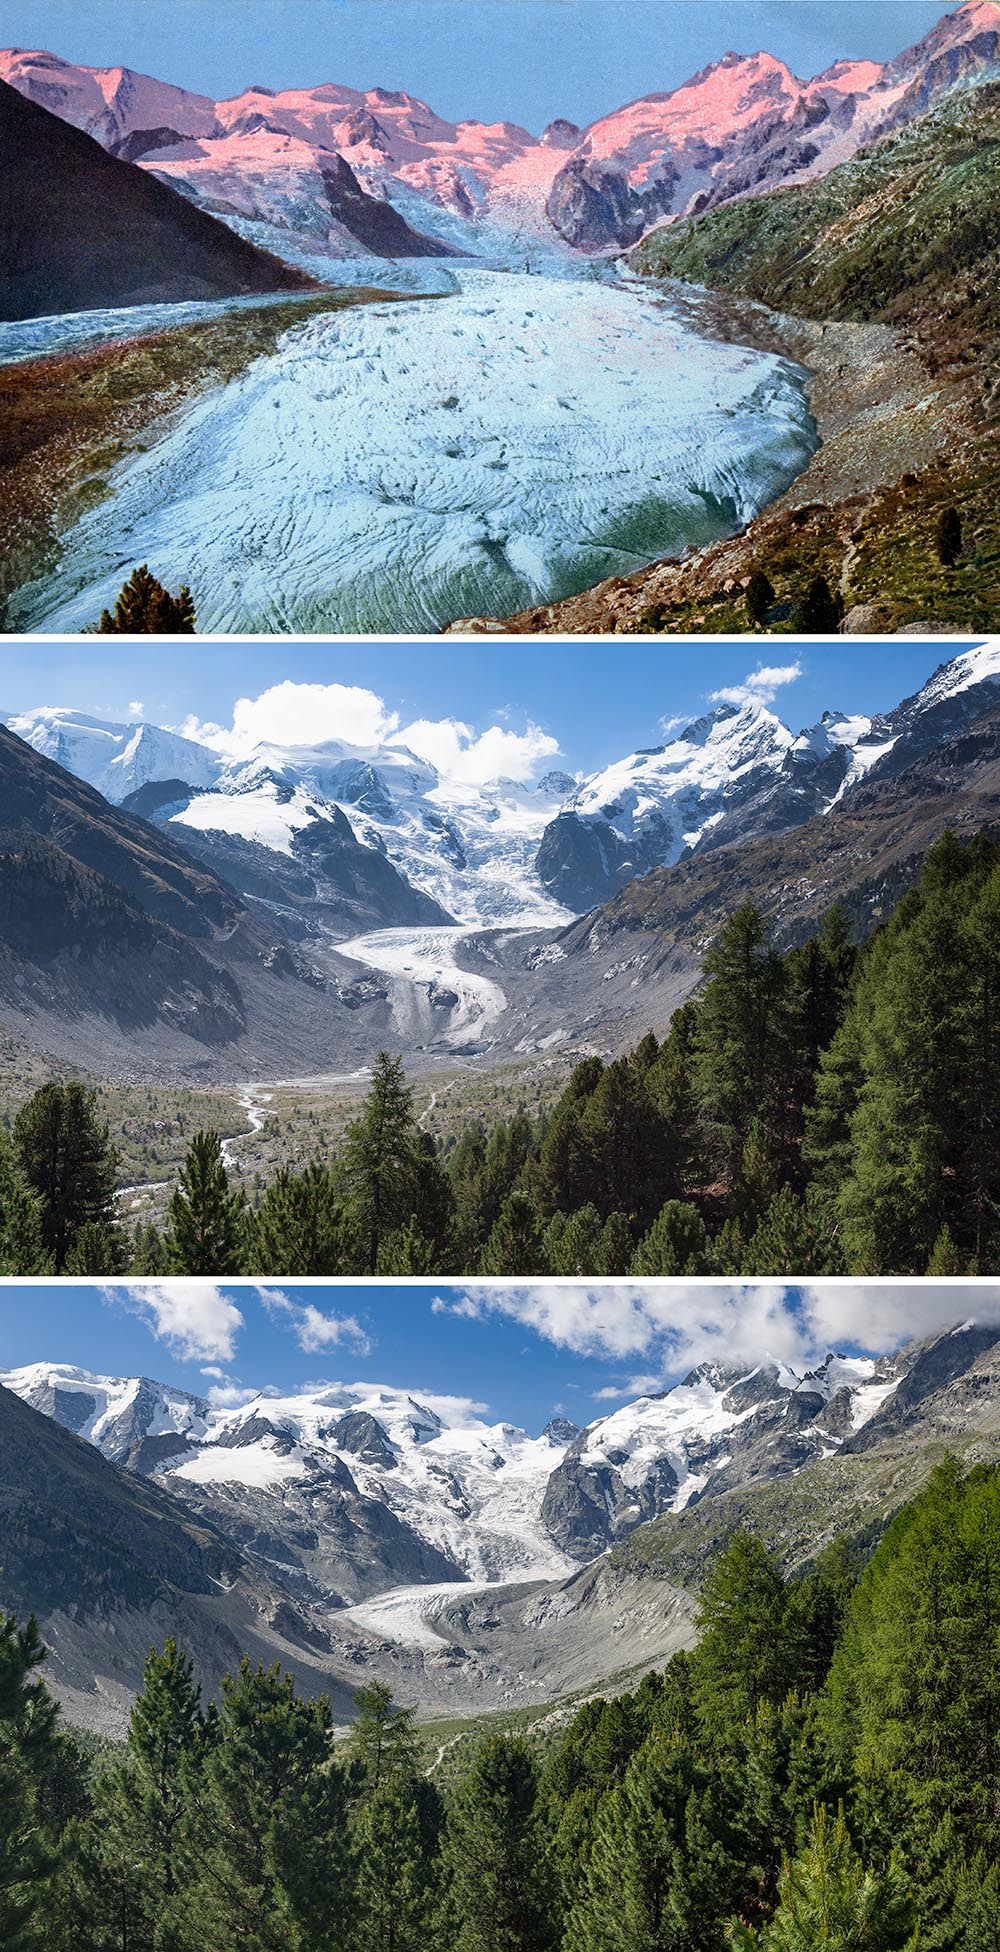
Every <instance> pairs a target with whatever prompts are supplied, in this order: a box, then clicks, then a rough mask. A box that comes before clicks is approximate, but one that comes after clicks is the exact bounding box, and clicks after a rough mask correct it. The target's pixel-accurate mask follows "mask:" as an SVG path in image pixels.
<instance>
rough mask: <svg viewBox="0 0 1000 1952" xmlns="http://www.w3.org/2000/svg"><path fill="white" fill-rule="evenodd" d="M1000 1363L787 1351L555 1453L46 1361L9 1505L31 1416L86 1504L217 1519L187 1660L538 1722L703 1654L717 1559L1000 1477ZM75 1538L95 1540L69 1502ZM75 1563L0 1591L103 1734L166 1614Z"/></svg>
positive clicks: (298, 1398) (620, 1418)
mask: <svg viewBox="0 0 1000 1952" xmlns="http://www.w3.org/2000/svg"><path fill="white" fill-rule="evenodd" d="M415 1305H416V1302H415ZM424 1305H426V1302H425V1303H424ZM997 1350H998V1343H997V1331H996V1328H995V1326H990V1324H989V1323H988V1322H984V1323H982V1324H977V1323H974V1322H964V1323H961V1324H958V1325H956V1326H955V1327H954V1328H953V1329H951V1330H948V1331H946V1332H944V1333H941V1334H934V1335H931V1336H930V1337H928V1338H927V1339H926V1340H925V1341H923V1342H910V1343H905V1344H904V1345H903V1347H902V1348H901V1349H900V1350H899V1351H898V1353H896V1354H895V1355H890V1356H882V1357H878V1358H875V1359H872V1358H869V1357H861V1356H845V1355H834V1354H831V1355H830V1356H829V1357H827V1359H826V1360H825V1361H824V1362H823V1363H822V1364H821V1365H819V1367H818V1368H816V1369H815V1370H813V1371H811V1372H809V1373H806V1374H802V1373H798V1372H796V1371H795V1370H792V1369H790V1368H789V1367H788V1365H787V1364H783V1363H781V1362H776V1361H774V1360H773V1359H769V1358H767V1357H766V1356H765V1357H762V1358H761V1361H760V1362H759V1363H757V1364H752V1363H751V1364H749V1365H746V1364H744V1365H743V1366H742V1367H740V1366H736V1367H731V1366H729V1367H727V1366H725V1365H723V1364H721V1363H711V1362H709V1363H704V1364H702V1365H700V1367H699V1368H698V1369H696V1370H695V1371H694V1372H692V1374H691V1375H689V1376H688V1377H686V1378H685V1379H684V1381H683V1382H682V1383H680V1384H677V1385H675V1386H673V1387H668V1388H666V1389H665V1390H664V1391H663V1392H662V1393H660V1394H658V1395H653V1396H648V1397H643V1398H639V1399H636V1400H635V1401H632V1402H628V1403H625V1404H623V1405H622V1406H621V1407H619V1408H618V1409H616V1410H614V1411H613V1412H612V1414H611V1415H609V1416H601V1417H598V1418H597V1419H596V1420H595V1421H594V1422H592V1423H591V1424H590V1425H588V1426H587V1427H586V1428H585V1429H584V1430H582V1431H581V1430H579V1429H577V1428H576V1426H574V1425H572V1424H568V1423H567V1422H566V1421H565V1419H562V1420H560V1419H555V1420H554V1421H553V1422H552V1423H551V1424H550V1425H549V1426H547V1428H546V1430H545V1431H543V1432H542V1434H541V1435H540V1436H538V1437H532V1436H529V1435H528V1434H527V1433H526V1432H525V1431H523V1430H519V1429H517V1428H516V1427H514V1426H512V1425H511V1424H509V1423H498V1424H493V1425H489V1424H486V1423H484V1422H483V1421H482V1420H481V1419H480V1418H478V1417H475V1416H470V1414H469V1412H468V1410H467V1408H464V1407H462V1406H461V1405H459V1404H458V1403H457V1402H454V1401H452V1400H451V1399H447V1398H444V1397H434V1396H432V1397H430V1398H427V1397H426V1396H422V1395H421V1394H420V1393H419V1392H416V1393H413V1394H409V1393H407V1392H406V1391H405V1390H402V1391H400V1390H394V1389H389V1388H386V1387H382V1386H378V1385H367V1384H333V1383H328V1384H324V1385H322V1386H316V1387H315V1388H313V1389H311V1390H306V1391H303V1392H300V1393H297V1394H294V1395H282V1394H281V1393H278V1392H274V1391H268V1390H265V1391H264V1392H263V1393H261V1394H259V1395H258V1396H256V1397H253V1396H251V1397H250V1398H249V1400H248V1401H245V1402H244V1403H242V1404H241V1405H240V1406H239V1407H238V1408H236V1409H228V1408H226V1409H218V1408H215V1409H213V1408H212V1407H211V1406H210V1405H209V1403H208V1402H207V1401H206V1400H205V1399H199V1398H198V1397H196V1396H192V1395H188V1394H185V1393H184V1392H182V1391H178V1390H176V1389H170V1388H167V1387H165V1386H163V1385H161V1384H157V1383H155V1382H153V1381H151V1380H150V1379H148V1378H134V1377H133V1378H108V1377H101V1376H94V1375H90V1374H89V1373H87V1372H86V1371H83V1370H80V1369H75V1368H72V1367H69V1366H66V1365H62V1366H60V1365H58V1364H51V1363H50V1364H36V1365H30V1366H29V1367H27V1368H24V1369H21V1370H17V1371H7V1372H5V1373H3V1374H2V1375H0V1433H4V1435H5V1442H6V1446H7V1448H6V1449H5V1448H4V1446H3V1444H0V1459H4V1460H5V1472H4V1474H3V1475H2V1482H0V1498H7V1499H9V1498H10V1497H11V1495H12V1493H13V1492H14V1490H15V1485H14V1482H13V1481H12V1479H11V1469H12V1466H13V1468H15V1469H16V1468H17V1467H16V1465H15V1464H14V1460H15V1459H16V1457H17V1454H18V1453H17V1448H16V1442H15V1441H14V1426H16V1428H17V1430H18V1431H20V1423H19V1421H18V1418H19V1417H28V1418H29V1419H30V1420H31V1421H30V1423H29V1424H26V1425H25V1435H27V1432H28V1430H29V1428H30V1429H36V1430H37V1432H38V1437H37V1442H38V1443H39V1444H40V1447H41V1451H42V1452H43V1453H44V1452H45V1450H46V1448H47V1447H48V1445H49V1439H48V1437H47V1436H45V1435H44V1434H43V1433H44V1432H45V1430H46V1428H53V1427H54V1428H53V1440H54V1439H55V1437H56V1436H58V1439H59V1443H58V1445H57V1451H58V1454H59V1457H60V1460H61V1461H60V1465H59V1468H60V1470H64V1469H65V1468H67V1467H68V1465H69V1463H70V1462H72V1463H73V1464H74V1467H75V1468H76V1469H77V1470H80V1469H82V1468H83V1466H84V1462H85V1458H86V1457H87V1456H90V1457H93V1456H94V1453H95V1452H96V1453H97V1454H98V1455H97V1460H96V1464H97V1465H99V1467H100V1468H99V1472H98V1478H94V1479H93V1483H94V1493H92V1494H91V1495H96V1489H97V1485H98V1479H99V1482H100V1485H101V1487H102V1496H105V1495H106V1493H108V1492H110V1491H111V1490H112V1488H113V1487H115V1486H117V1487H118V1492H117V1495H118V1497H119V1499H120V1500H125V1503H124V1504H123V1505H122V1506H121V1512H122V1514H123V1513H124V1511H125V1510H126V1509H128V1508H129V1507H128V1500H133V1501H134V1500H135V1499H140V1500H141V1499H142V1498H143V1497H146V1498H147V1501H148V1499H149V1498H150V1497H152V1498H154V1499H156V1500H159V1503H160V1507H161V1508H162V1513H163V1514H164V1515H165V1514H166V1513H167V1511H169V1512H170V1513H171V1514H172V1522H173V1525H174V1527H175V1528H180V1529H179V1530H177V1531H176V1538H177V1541H178V1543H177V1544H176V1545H175V1546H174V1547H173V1550H174V1551H175V1552H177V1551H180V1550H181V1546H180V1543H179V1541H180V1539H181V1537H182V1536H183V1537H187V1535H188V1534H190V1532H191V1528H192V1527H195V1528H196V1530H197V1536H198V1538H199V1540H200V1544H199V1547H198V1550H199V1552H200V1553H202V1554H204V1553H205V1551H206V1550H208V1551H209V1552H210V1553H211V1552H214V1553H215V1555H216V1558H217V1560H219V1563H220V1564H221V1563H222V1560H223V1559H225V1561H226V1566H227V1570H226V1575H225V1578H224V1579H223V1580H222V1581H221V1582H218V1578H217V1575H216V1580H215V1582H213V1581H212V1580H210V1581H209V1583H208V1585H205V1587H204V1595H205V1597H203V1598H202V1599H196V1597H195V1595H196V1593H197V1590H198V1580H197V1578H195V1580H194V1587H193V1591H192V1594H191V1596H189V1597H186V1598H184V1599H183V1608H184V1613H185V1621H186V1630H187V1631H188V1633H189V1636H191V1638H190V1641H189V1645H190V1650H191V1651H192V1652H194V1653H196V1655H197V1657H198V1658H199V1660H200V1661H203V1662H204V1661H207V1662H208V1663H209V1667H210V1668H211V1667H212V1665H213V1664H214V1662H215V1661H216V1660H218V1659H219V1658H220V1657H222V1658H224V1653H223V1649H224V1647H225V1644H226V1640H227V1638H228V1636H229V1635H230V1634H231V1632H232V1631H233V1630H234V1629H235V1630H236V1631H238V1632H239V1631H242V1632H244V1633H246V1632H247V1631H252V1633H253V1635H254V1636H255V1643H256V1644H258V1645H260V1646H268V1647H269V1648H270V1649H271V1650H272V1653H273V1654H276V1655H277V1656H278V1657H279V1658H287V1659H288V1660H289V1662H290V1664H291V1665H293V1666H294V1667H295V1669H296V1671H297V1672H298V1673H300V1675H301V1677H302V1679H303V1681H304V1682H305V1683H306V1685H310V1684H312V1685H316V1683H317V1681H318V1680H319V1678H320V1677H321V1676H324V1675H325V1676H326V1677H327V1682H326V1685H332V1686H333V1687H334V1690H335V1692H336V1693H340V1692H342V1691H343V1690H344V1689H345V1688H348V1687H350V1686H352V1685H357V1684H358V1680H357V1677H358V1675H359V1671H360V1673H361V1674H362V1676H364V1675H369V1676H370V1675H378V1676H380V1677H381V1678H383V1679H384V1680H386V1681H387V1682H388V1684H389V1685H390V1686H391V1687H392V1688H393V1690H394V1692H395V1693H396V1694H397V1695H398V1697H399V1698H401V1699H404V1700H407V1701H416V1702H418V1703H419V1704H420V1711H421V1715H422V1717H424V1718H427V1719H434V1718H435V1717H440V1716H441V1715H445V1716H448V1717H461V1716H463V1715H467V1714H469V1713H470V1712H471V1713H474V1714H476V1715H481V1714H485V1713H489V1712H495V1711H496V1710H499V1709H504V1710H507V1711H510V1710H515V1709H521V1708H526V1707H532V1706H535V1707H537V1706H540V1705H541V1704H543V1703H545V1702H547V1701H552V1700H553V1699H555V1698H556V1697H560V1696H563V1695H571V1694H577V1695H579V1694H580V1692H581V1691H583V1690H586V1689H588V1688H590V1689H598V1690H600V1689H605V1690H607V1689H612V1690H613V1689H615V1688H619V1687H621V1686H622V1685H623V1684H624V1683H625V1682H626V1681H627V1679H628V1677H629V1676H633V1675H636V1674H639V1673H641V1672H644V1671H646V1670H648V1669H649V1668H650V1667H653V1666H657V1665H662V1663H663V1661H664V1660H666V1659H667V1658H668V1657H669V1656H670V1654H671V1653H673V1652H674V1651H675V1650H676V1649H677V1648H679V1647H683V1646H690V1645H691V1644H692V1641H693V1639H694V1637H695V1632H694V1614H695V1608H696V1599H697V1592H698V1589H699V1587H700V1585H701V1583H702V1581H703V1579H704V1577H705V1571H706V1567H708V1566H710V1565H711V1563H712V1559H713V1555H714V1553H715V1552H717V1551H718V1550H719V1549H720V1547H721V1545H722V1544H724V1542H725V1541H726V1540H727V1539H728V1538H729V1537H730V1536H731V1535H732V1532H733V1530H734V1529H736V1528H743V1529H744V1530H749V1531H750V1532H751V1533H752V1534H754V1535H757V1536H759V1537H761V1538H762V1539H763V1540H764V1541H765V1542H766V1545H767V1548H768V1550H769V1551H771V1552H773V1553H774V1554H775V1555H776V1558H777V1560H778V1562H779V1563H780V1564H781V1565H782V1566H783V1567H784V1569H785V1572H786V1575H791V1574H795V1575H796V1576H800V1575H801V1573H802V1572H803V1571H804V1570H806V1569H807V1568H808V1567H809V1565H810V1564H811V1563H813V1562H814V1560H815V1559H816V1557H817V1555H818V1554H819V1553H820V1552H821V1551H822V1550H823V1548H824V1546H825V1545H826V1543H827V1542H828V1540H829V1539H831V1538H832V1537H833V1536H835V1535H836V1536H840V1537H841V1538H843V1539H845V1540H849V1539H853V1540H854V1541H855V1543H856V1544H857V1546H858V1547H859V1548H861V1549H863V1550H864V1551H865V1552H869V1553H870V1551H871V1550H872V1548H873V1546H874V1544H875V1543H876V1542H877V1539H878V1537H879V1536H880V1535H881V1533H882V1531H883V1529H884V1527H885V1525H886V1523H887V1522H888V1520H889V1518H890V1517H891V1516H892V1513H893V1512H894V1511H895V1510H896V1509H898V1507H899V1506H900V1505H901V1504H902V1503H903V1502H904V1501H905V1500H906V1499H908V1498H910V1497H912V1496H913V1495H914V1493H915V1491H916V1490H917V1489H918V1488H919V1487H920V1485H921V1484H923V1483H924V1482H926V1479H927V1477H928V1476H929V1474H930V1472H931V1471H932V1470H933V1468H934V1466H935V1465H936V1463H937V1462H938V1460H939V1459H940V1457H941V1455H942V1453H943V1450H944V1449H945V1448H946V1447H947V1448H950V1449H951V1450H952V1451H954V1452H955V1453H956V1454H957V1456H958V1457H959V1458H960V1459H963V1460H966V1461H971V1460H973V1459H975V1460H977V1461H978V1462H980V1463H982V1462H985V1461H988V1460H990V1461H993V1462H995V1461H996V1460H997V1457H998V1456H1000V1453H998V1451H997V1428H998V1418H1000V1411H998V1407H997V1406H998V1400H1000V1399H998V1387H1000V1385H998V1376H1000V1371H998V1354H997ZM15 1406H16V1408H15ZM40 1418H44V1419H45V1422H41V1421H40ZM12 1419H13V1424H12ZM12 1442H14V1448H13V1449H12V1448H11V1444H12ZM67 1444H69V1446H70V1449H69V1450H65V1455H64V1447H65V1446H66V1445H67ZM60 1447H63V1448H60ZM54 1461H55V1458H53V1462H54ZM94 1468H96V1467H92V1466H90V1465H88V1466H87V1470H88V1472H90V1474H91V1476H93V1469H94ZM57 1499H58V1493H57ZM136 1509H137V1512H138V1507H137V1508H136ZM61 1522H62V1524H63V1525H64V1526H65V1525H67V1524H68V1525H69V1527H70V1533H72V1532H73V1531H74V1529H75V1527H74V1524H73V1521H72V1519H71V1518H70V1515H69V1513H68V1511H66V1512H65V1513H64V1514H63V1518H62V1521H61ZM120 1522H121V1518H117V1519H115V1520H114V1521H113V1523H112V1528H111V1531H110V1533H109V1536H108V1541H107V1544H108V1549H109V1550H111V1551H113V1550H114V1545H115V1538H116V1532H117V1527H118V1525H119V1524H120ZM133 1522H134V1521H133ZM142 1522H143V1523H146V1522H148V1520H147V1519H143V1521H142ZM183 1550H184V1551H185V1552H188V1553H189V1552H190V1550H191V1546H190V1543H188V1544H187V1545H185V1546H184V1547H183ZM195 1563H196V1562H194V1561H192V1562H191V1565H192V1568H193V1566H194V1564H195ZM197 1563H199V1564H204V1563H206V1562H205V1561H204V1559H202V1560H201V1561H199V1562H197ZM73 1564H74V1562H73V1559H72V1556H71V1553H70V1549H69V1537H68V1536H67V1540H66V1544H65V1545H64V1548H63V1552H62V1557H61V1568H62V1570H61V1572H60V1570H59V1567H56V1566H54V1567H53V1568H52V1571H51V1574H50V1575H47V1576H46V1577H47V1582H48V1583H47V1585H46V1587H45V1591H44V1594H43V1591H42V1586H41V1584H39V1575H38V1574H37V1573H36V1572H33V1571H32V1569H31V1566H30V1563H29V1561H27V1560H25V1559H22V1557H21V1555H19V1554H17V1553H15V1557H14V1560H13V1561H12V1563H11V1564H10V1565H9V1566H8V1567H7V1569H6V1572H5V1584H4V1586H3V1587H0V1599H2V1600H5V1601H8V1602H9V1600H10V1597H11V1595H12V1593H14V1592H15V1591H16V1592H17V1593H18V1595H23V1596H24V1597H27V1598H28V1599H29V1600H31V1601H32V1603H38V1605H39V1613H40V1617H41V1618H42V1620H43V1624H44V1626H45V1628H46V1632H47V1637H48V1638H49V1639H50V1644H51V1646H52V1658H51V1663H50V1675H49V1678H50V1682H51V1683H52V1684H54V1685H55V1686H56V1689H57V1692H60V1693H63V1694H64V1695H65V1698H66V1699H67V1700H68V1701H69V1702H71V1703H72V1704H73V1712H74V1713H75V1714H77V1715H79V1716H80V1717H81V1718H82V1719H83V1720H84V1721H85V1722H86V1723H88V1724H89V1725H91V1726H103V1727H112V1726H114V1724H115V1716H116V1715H117V1714H118V1713H119V1712H120V1704H121V1703H122V1702H123V1701H124V1700H125V1699H126V1698H127V1691H128V1689H129V1687H130V1686H133V1687H134V1685H135V1678H136V1673H137V1668H136V1650H137V1649H138V1646H139V1644H140V1641H141V1633H142V1625H141V1619H140V1616H141V1615H142V1613H143V1611H144V1609H146V1608H148V1605H149V1595H148V1594H146V1593H144V1592H143V1591H141V1590H140V1589H139V1588H135V1589H134V1590H133V1592H132V1594H131V1596H130V1597H129V1598H128V1599H127V1600H126V1601H125V1606H124V1613H123V1615H122V1617H121V1627H120V1629H119V1630H118V1631H117V1632H116V1634H115V1635H113V1636H108V1635H107V1634H106V1633H102V1630H101V1626H100V1604H99V1603H98V1605H97V1607H96V1610H95V1603H94V1600H93V1599H85V1598H84V1596H83V1594H82V1591H81V1592H80V1594H79V1595H78V1596H77V1595H76V1591H75V1587H74V1581H75V1579H76V1577H77V1575H76V1574H75V1572H74V1571H73ZM177 1565H178V1567H179V1565H180V1561H179V1560H178V1562H177ZM175 1570H176V1569H175ZM95 1571H96V1568H95ZM156 1576H157V1566H156V1555H155V1554H154V1555H153V1558H152V1559H151V1560H150V1561H149V1564H148V1570H147V1577H148V1578H149V1579H153V1580H155V1578H156ZM60 1579H61V1580H62V1582H63V1583H62V1585H61V1586H60V1583H59V1582H60ZM185 1579H187V1580H189V1581H190V1580H191V1579H192V1571H189V1572H188V1573H187V1574H184V1573H181V1576H180V1582H179V1583H180V1586H181V1588H182V1589H183V1587H184V1583H185ZM24 1582H27V1583H26V1584H25V1583H24ZM33 1582H34V1583H33ZM213 1583H214V1598H211V1599H209V1598H208V1595H209V1592H210V1590H211V1588H212V1586H213ZM181 1603H182V1602H181V1597H180V1594H178V1595H177V1597H176V1598H175V1600H174V1602H173V1604H174V1606H178V1605H180V1604H181ZM133 1615H134V1621H133V1620H132V1619H131V1618H130V1616H133ZM164 1617H166V1618H169V1614H168V1615H166V1616H164V1614H163V1613H162V1611H161V1612H160V1618H161V1619H162V1618H164ZM199 1619H201V1624H200V1625H199V1624H198V1621H199ZM251 1622H252V1628H251ZM139 1658H140V1659H141V1656H140V1657H139ZM90 1661H93V1662H94V1664H95V1673H93V1674H90V1675H88V1671H87V1664H88V1662H90ZM352 1674H353V1676H354V1677H355V1678H354V1680H353V1682H352V1680H351V1676H352ZM95 1676H96V1678H95Z"/></svg>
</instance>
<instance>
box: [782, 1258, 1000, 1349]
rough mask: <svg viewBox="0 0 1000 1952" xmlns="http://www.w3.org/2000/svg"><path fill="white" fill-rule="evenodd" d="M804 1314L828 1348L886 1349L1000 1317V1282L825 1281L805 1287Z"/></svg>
mask: <svg viewBox="0 0 1000 1952" xmlns="http://www.w3.org/2000/svg"><path fill="white" fill-rule="evenodd" d="M801 1306H802V1312H803V1318H804V1320H805V1321H806V1322H808V1324H809V1329H810V1333H811V1336H812V1340H813V1343H814V1345H815V1346H816V1347H817V1348H819V1349H820V1350H821V1351H822V1353H824V1354H825V1352H826V1350H827V1349H828V1348H830V1347H832V1346H833V1345H834V1344H836V1343H837V1342H855V1343H857V1344H858V1346H859V1347H861V1348H863V1349H870V1350H872V1351H878V1352H879V1353H883V1352H884V1351H886V1350H889V1349H895V1348H898V1346H899V1344H900V1343H901V1342H908V1341H910V1340H912V1339H915V1340H917V1341H920V1340H922V1339H923V1337H924V1336H927V1335H935V1334H937V1333H938V1332H939V1331H940V1330H941V1329H945V1328H955V1327H957V1326H958V1325H959V1324H960V1323H962V1322H968V1321H977V1322H983V1323H987V1324H990V1325H993V1324H996V1323H1000V1286H993V1285H991V1284H990V1283H988V1282H978V1281H977V1282H963V1281H928V1280H927V1279H926V1277H925V1278H924V1279H923V1280H920V1281H824V1282H822V1283H817V1284H816V1285H815V1286H808V1287H805V1288H803V1290H802V1301H801Z"/></svg>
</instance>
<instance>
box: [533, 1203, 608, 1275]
mask: <svg viewBox="0 0 1000 1952" xmlns="http://www.w3.org/2000/svg"><path fill="white" fill-rule="evenodd" d="M603 1233H604V1230H603V1228H602V1226H601V1216H600V1214H599V1213H598V1211H597V1208H596V1206H584V1207H581V1208H580V1210H579V1212H577V1213H554V1214H553V1216H552V1219H551V1220H550V1221H549V1224H548V1226H547V1227H546V1229H545V1233H544V1235H543V1238H542V1258H543V1260H544V1262H545V1266H546V1268H547V1270H548V1272H549V1274H566V1275H571V1276H572V1275H581V1274H598V1273H601V1272H602V1271H603V1270H602V1269H601V1268H600V1267H599V1265H598V1263H599V1260H600V1258H601V1242H602V1239H603Z"/></svg>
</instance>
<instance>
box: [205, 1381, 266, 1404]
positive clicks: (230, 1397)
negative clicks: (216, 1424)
mask: <svg viewBox="0 0 1000 1952" xmlns="http://www.w3.org/2000/svg"><path fill="white" fill-rule="evenodd" d="M259 1395H260V1390H259V1389H244V1387H243V1385H242V1384H241V1383H233V1382H229V1383H213V1384H212V1386H211V1388H210V1389H209V1391H208V1400H209V1403H210V1404H211V1406H212V1408H213V1410H239V1409H242V1407H243V1405H244V1403H252V1402H253V1399H254V1397H255V1396H259Z"/></svg>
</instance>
